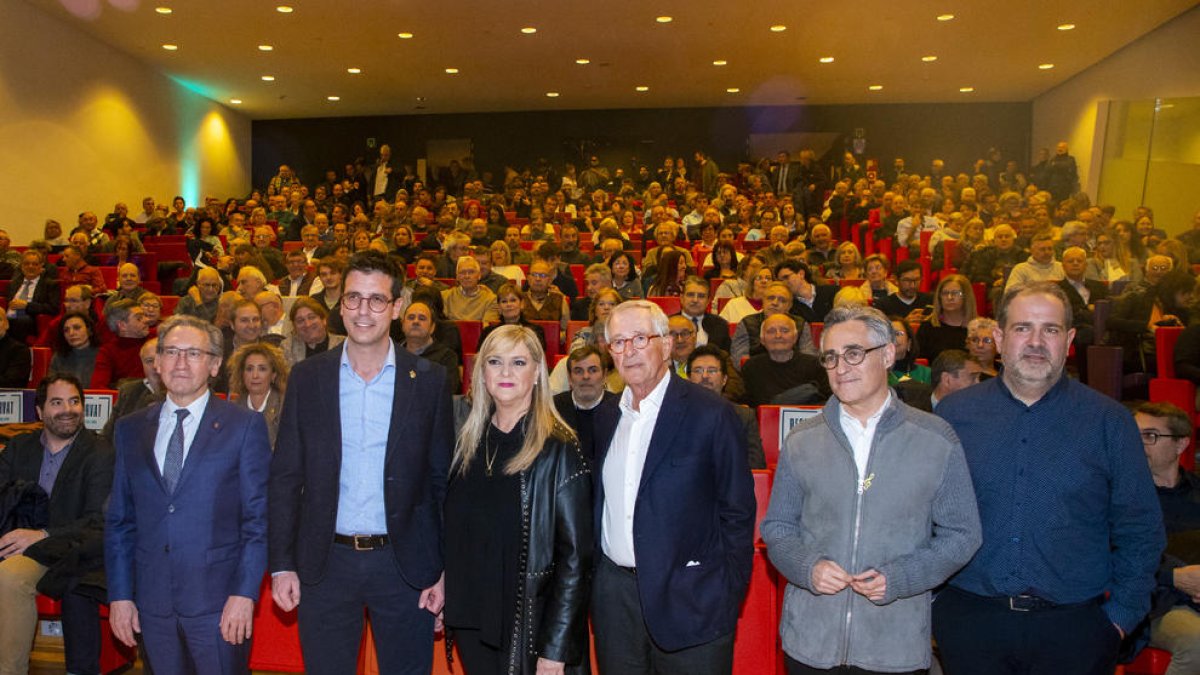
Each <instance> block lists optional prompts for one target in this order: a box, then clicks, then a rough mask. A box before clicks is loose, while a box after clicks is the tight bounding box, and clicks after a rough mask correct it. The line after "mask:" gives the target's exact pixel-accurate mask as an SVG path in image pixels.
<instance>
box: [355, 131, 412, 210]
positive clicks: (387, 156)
mask: <svg viewBox="0 0 1200 675" xmlns="http://www.w3.org/2000/svg"><path fill="white" fill-rule="evenodd" d="M402 174H403V172H401V171H397V170H396V167H395V166H394V165H393V164H392V148H391V146H389V145H387V144H386V143H385V144H383V145H381V146H379V159H378V160H377V161H376V162H375V163H374V164H372V165H371V166H369V167H367V168H366V185H365V186H364V187H365V189H366V191H367V194H368V195H370V196H371V201H375V200H377V199H383V200H385V201H389V202H390V201H392V200H394V199H395V198H396V191H397V190H399V189H400V181H401V180H402V179H403V175H402Z"/></svg>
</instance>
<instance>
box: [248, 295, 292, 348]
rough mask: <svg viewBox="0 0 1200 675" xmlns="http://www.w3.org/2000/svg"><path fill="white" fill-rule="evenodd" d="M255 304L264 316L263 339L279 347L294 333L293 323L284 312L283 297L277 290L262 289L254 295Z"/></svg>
mask: <svg viewBox="0 0 1200 675" xmlns="http://www.w3.org/2000/svg"><path fill="white" fill-rule="evenodd" d="M254 304H256V305H258V311H259V314H260V315H261V316H262V339H263V340H267V341H270V342H271V343H272V344H274V345H275V346H276V347H278V346H279V345H280V343H282V342H283V339H284V338H286V337H287V336H289V335H291V334H292V325H291V323H289V322H288V320H287V316H286V315H284V313H283V299H282V298H280V297H279V294H278V293H276V292H275V291H261V292H259V293H258V295H255V296H254Z"/></svg>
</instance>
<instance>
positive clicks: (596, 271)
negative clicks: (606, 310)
mask: <svg viewBox="0 0 1200 675" xmlns="http://www.w3.org/2000/svg"><path fill="white" fill-rule="evenodd" d="M583 280H584V294H583V295H581V296H580V297H578V298H576V299H575V300H574V302H572V303H571V320H572V321H587V320H588V312H589V311H590V310H591V307H592V300H594V299H595V298H596V294H597V293H599V292H600V289H602V288H612V270H611V269H609V267H608V265H605V264H604V263H593V264H591V265H589V266H588V268H587V269H586V270H585V271H584V273H583Z"/></svg>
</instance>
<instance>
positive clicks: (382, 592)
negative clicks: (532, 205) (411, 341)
mask: <svg viewBox="0 0 1200 675" xmlns="http://www.w3.org/2000/svg"><path fill="white" fill-rule="evenodd" d="M344 284H345V287H344V293H343V295H342V297H341V306H340V311H341V315H342V319H343V321H344V323H345V325H346V332H347V337H346V341H345V342H343V343H342V345H341V346H340V347H339V348H335V349H330V350H329V351H326V352H324V353H321V354H317V355H315V356H312V357H310V358H308V359H305V360H304V361H302V362H300V363H298V364H296V366H295V368H293V369H292V372H291V374H290V376H289V378H288V379H289V384H288V390H287V394H286V396H285V398H284V403H283V413H282V418H281V420H280V424H279V442H278V444H277V446H278V449H277V451H276V454H275V456H274V459H273V461H272V465H271V485H270V500H269V501H270V526H271V527H270V533H269V539H270V543H269V549H270V570H271V573H272V579H271V582H272V596H273V598H274V600H275V604H277V605H278V606H279V607H280V608H281V609H282V610H283V611H285V612H286V611H291V610H292V609H295V608H296V607H299V626H300V644H301V647H302V648H303V650H304V662H305V668H306V670H307V671H308V672H309V673H314V674H317V675H343V674H344V673H349V672H353V671H354V670H355V668H356V667H357V663H358V653H359V645H360V643H361V641H362V632H363V619H364V609H367V610H368V611H369V612H370V615H371V623H372V625H373V627H374V630H375V634H376V635H379V636H381V637H380V639H378V640H376V642H375V653H376V656H377V658H378V660H379V667H380V671H381V672H389V673H390V672H429V670H430V669H431V668H432V659H433V632H434V620H435V617H436V616H437V615H438V614H439V613H440V612H441V610H442V603H443V598H444V594H443V583H442V551H441V546H440V545H439V544H438V542H440V541H441V540H442V526H441V513H442V500H443V498H444V496H445V490H446V476H447V472H448V471H449V464H450V456H451V450H452V448H453V446H454V424H453V414H452V412H451V403H450V393H451V388H450V378H449V374H448V373H447V372H446V369H445V368H443V367H442V366H440V365H437V364H435V363H433V362H431V361H427V360H424V359H420V358H418V357H416V356H414V355H412V354H409V353H408V352H407V351H405V350H403V349H398V348H396V346H395V345H394V344H393V342H392V340H391V339H390V338H389V335H388V333H389V328H390V326H391V323H392V322H393V321H395V320H396V319H398V318H399V317H400V314H401V311H402V308H401V307H400V306H399V304H398V303H397V302H396V300H397V298H399V297H400V293H401V289H402V285H403V277H402V276H401V275H400V274H399V273H398V272H397V270H396V269H395V263H394V262H392V259H390V258H389V257H388V256H386V255H384V254H381V253H377V252H374V251H368V252H364V253H359V254H355V255H354V256H353V257H352V258H351V260H350V263H349V265H348V268H347V272H346V275H345V282H344Z"/></svg>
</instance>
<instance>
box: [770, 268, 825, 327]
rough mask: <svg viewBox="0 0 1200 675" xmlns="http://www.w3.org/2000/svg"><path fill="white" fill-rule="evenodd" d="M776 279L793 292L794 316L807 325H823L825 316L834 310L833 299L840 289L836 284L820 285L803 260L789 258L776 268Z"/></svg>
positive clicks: (792, 312)
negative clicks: (814, 279)
mask: <svg viewBox="0 0 1200 675" xmlns="http://www.w3.org/2000/svg"><path fill="white" fill-rule="evenodd" d="M775 279H776V281H782V282H784V283H786V284H787V285H788V289H789V290H791V292H792V308H791V310H790V312H791V314H792V315H793V316H797V317H800V318H801V319H804V321H805V322H806V323H822V322H824V321H825V315H826V314H828V313H829V310H831V309H833V298H834V296H836V295H837V292H838V290H839V287H838V286H837V285H834V284H822V285H818V284H817V283H816V282H815V281H813V276H812V271H811V268H809V266H808V263H806V262H804V261H803V260H797V259H795V258H789V259H787V260H784V261H783V262H781V263H779V264H778V265H776V266H775Z"/></svg>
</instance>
